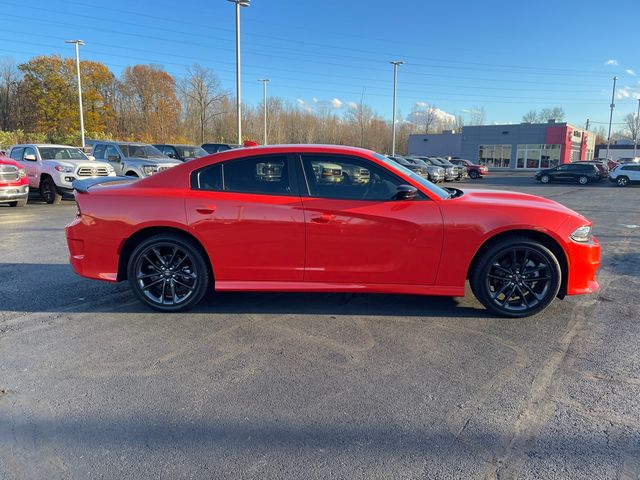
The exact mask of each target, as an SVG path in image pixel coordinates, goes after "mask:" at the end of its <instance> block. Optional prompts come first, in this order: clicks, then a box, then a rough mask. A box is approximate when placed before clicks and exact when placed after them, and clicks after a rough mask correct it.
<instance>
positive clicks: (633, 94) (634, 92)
mask: <svg viewBox="0 0 640 480" xmlns="http://www.w3.org/2000/svg"><path fill="white" fill-rule="evenodd" d="M616 98H618V99H624V98H640V86H638V87H636V88H634V87H628V86H625V87H621V88H619V89H617V90H616Z"/></svg>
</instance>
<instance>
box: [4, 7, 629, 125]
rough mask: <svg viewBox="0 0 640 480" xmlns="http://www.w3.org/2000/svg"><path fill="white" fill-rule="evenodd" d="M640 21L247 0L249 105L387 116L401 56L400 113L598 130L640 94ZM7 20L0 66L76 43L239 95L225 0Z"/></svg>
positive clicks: (30, 13) (542, 10) (577, 11)
mask: <svg viewBox="0 0 640 480" xmlns="http://www.w3.org/2000/svg"><path fill="white" fill-rule="evenodd" d="M639 16H640V2H638V0H617V1H616V2H602V1H593V0H583V1H581V2H559V1H557V0H556V1H548V0H537V1H532V2H520V1H513V0H510V1H494V0H485V1H482V2H478V1H476V0H458V1H449V2H430V1H424V0H421V1H417V0H405V1H404V2H399V1H382V0H369V1H364V0H350V1H344V0H340V1H339V0H322V1H311V0H253V1H252V2H251V6H250V7H249V8H243V9H242V51H243V58H242V64H243V100H244V101H246V102H248V103H253V104H257V103H258V102H259V101H260V100H261V96H262V87H261V84H259V83H258V81H257V79H259V78H264V77H268V78H270V79H271V82H270V84H269V94H270V95H271V94H272V95H277V96H280V97H282V98H284V99H286V100H288V101H291V102H292V103H294V104H298V105H299V106H300V108H312V109H315V108H318V106H320V105H324V106H328V107H330V108H332V109H334V110H335V111H336V112H337V113H340V112H344V111H345V109H347V108H349V107H348V105H349V102H359V101H360V98H361V96H362V95H364V102H365V103H367V104H369V105H371V106H372V107H373V108H374V109H375V110H376V111H377V112H378V113H379V114H380V115H382V116H384V117H385V118H390V117H391V87H392V66H391V65H390V64H389V63H388V62H389V61H390V60H395V59H398V60H404V62H405V64H404V65H402V66H401V67H400V69H399V78H398V107H399V111H400V112H401V114H402V115H403V116H406V115H408V114H409V113H410V112H411V110H412V108H413V107H414V105H416V104H417V103H421V102H424V103H430V104H435V105H436V106H437V107H438V108H439V109H441V110H443V111H445V112H447V113H450V114H463V115H467V116H468V115H469V111H471V110H473V109H475V108H476V107H484V108H485V110H486V114H487V121H488V122H490V123H493V122H498V123H508V122H519V121H520V120H521V117H522V114H523V113H525V112H527V111H528V110H530V109H540V108H544V107H552V106H561V107H563V108H564V110H565V112H566V113H567V120H569V121H570V122H572V123H575V124H577V125H583V124H584V122H585V120H586V119H587V118H590V119H591V121H592V122H602V123H595V125H598V126H599V125H604V124H605V123H606V122H607V121H608V116H609V111H608V109H609V103H610V96H611V86H612V77H613V75H618V77H619V78H620V80H619V82H618V85H619V87H620V88H619V90H618V100H616V104H617V108H616V112H615V116H614V121H615V122H620V121H621V119H622V117H623V116H624V115H626V114H627V113H630V112H635V109H636V107H637V101H636V100H634V98H637V97H638V96H639V95H640V56H639V55H638V40H637V34H636V33H635V31H636V30H637V25H638V23H637V22H638V20H637V19H638V18H639ZM0 19H1V23H0V25H1V27H0V57H10V58H14V59H15V60H16V61H18V62H21V61H24V60H27V59H28V58H30V57H31V56H33V55H38V54H54V53H57V54H61V55H67V56H71V55H72V54H73V51H72V46H71V45H66V44H65V43H64V40H65V39H72V38H81V39H83V40H84V41H85V42H86V46H84V47H82V50H81V56H82V58H83V59H91V60H97V61H101V62H104V63H106V64H107V65H108V66H109V67H110V68H111V69H112V70H113V71H114V73H116V74H119V73H120V71H121V70H122V69H123V68H124V67H125V66H127V65H132V64H135V63H154V64H158V65H162V66H163V67H164V68H165V69H166V70H167V71H168V72H170V73H171V74H173V75H174V76H176V77H180V76H182V75H183V74H184V72H185V70H186V68H187V67H188V66H189V65H191V64H193V63H195V62H198V63H200V64H202V65H204V66H207V67H210V68H211V69H212V70H214V71H215V72H216V73H217V75H218V76H219V77H220V79H221V81H222V84H223V86H224V87H225V88H226V89H228V90H230V91H232V92H233V91H234V88H235V73H234V72H235V36H234V6H233V5H232V4H231V3H229V2H228V1H226V0H181V1H180V2H176V1H169V0H157V1H151V0H136V1H131V0H129V1H124V0H111V1H109V2H104V1H95V0H77V1H76V0H69V1H57V0H30V1H29V2H24V1H19V0H9V1H4V0H0ZM608 26H611V28H608ZM636 73H637V74H638V76H636Z"/></svg>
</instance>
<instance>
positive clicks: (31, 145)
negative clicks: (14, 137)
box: [12, 143, 80, 150]
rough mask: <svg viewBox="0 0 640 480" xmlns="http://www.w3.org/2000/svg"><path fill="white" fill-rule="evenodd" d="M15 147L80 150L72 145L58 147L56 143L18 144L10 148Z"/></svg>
mask: <svg viewBox="0 0 640 480" xmlns="http://www.w3.org/2000/svg"><path fill="white" fill-rule="evenodd" d="M16 147H37V148H40V147H58V148H76V149H78V150H79V149H80V147H74V146H73V145H59V144H56V143H19V144H17V145H14V146H13V147H12V148H16Z"/></svg>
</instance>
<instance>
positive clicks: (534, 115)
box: [522, 107, 565, 123]
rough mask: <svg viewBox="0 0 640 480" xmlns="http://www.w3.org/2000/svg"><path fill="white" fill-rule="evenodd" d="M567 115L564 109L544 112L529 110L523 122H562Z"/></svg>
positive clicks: (555, 108)
mask: <svg viewBox="0 0 640 480" xmlns="http://www.w3.org/2000/svg"><path fill="white" fill-rule="evenodd" d="M564 117H565V114H564V110H563V109H562V107H552V108H543V109H542V110H540V111H538V110H529V111H528V112H527V113H525V114H524V115H523V116H522V121H523V122H530V123H545V122H547V121H549V120H555V121H556V122H562V121H563V120H564Z"/></svg>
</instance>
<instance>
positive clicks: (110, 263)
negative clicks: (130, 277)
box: [65, 217, 118, 282]
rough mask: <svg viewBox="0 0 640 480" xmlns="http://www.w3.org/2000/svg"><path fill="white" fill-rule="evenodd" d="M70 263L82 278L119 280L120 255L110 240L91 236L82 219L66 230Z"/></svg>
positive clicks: (71, 224)
mask: <svg viewBox="0 0 640 480" xmlns="http://www.w3.org/2000/svg"><path fill="white" fill-rule="evenodd" d="M65 233H66V236H67V247H68V248H69V263H71V267H72V268H73V271H74V272H75V273H76V274H78V275H80V276H81V277H86V278H91V279H94V280H104V281H107V282H116V281H117V280H118V255H117V252H116V251H115V250H114V243H115V242H113V241H112V240H111V239H109V238H103V237H101V236H97V235H95V233H94V234H93V235H91V234H90V233H92V232H89V227H88V226H87V225H86V224H85V223H83V220H82V217H80V218H76V219H74V220H73V221H72V222H71V223H70V224H69V225H67V227H66V228H65Z"/></svg>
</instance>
